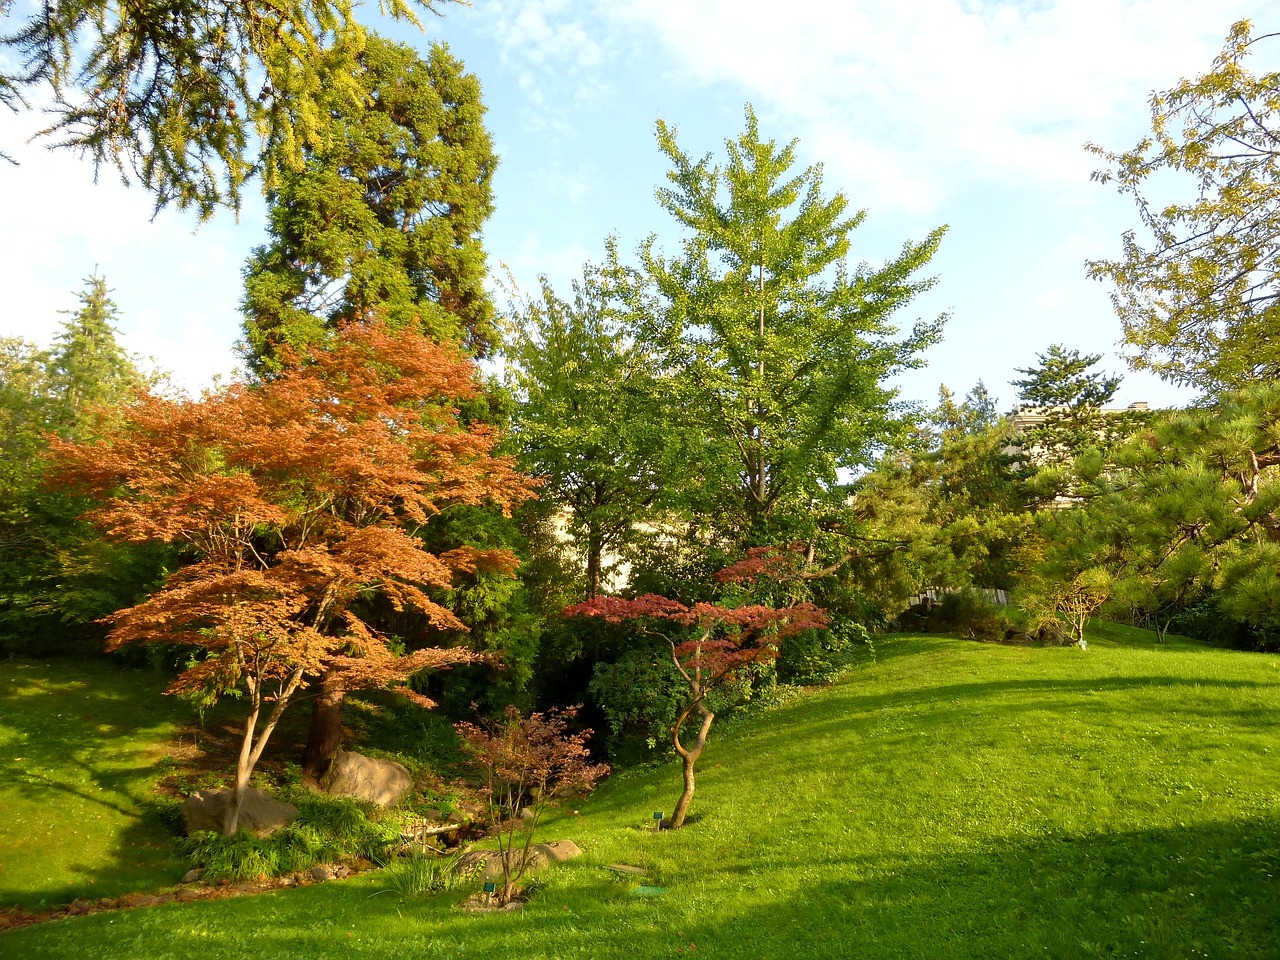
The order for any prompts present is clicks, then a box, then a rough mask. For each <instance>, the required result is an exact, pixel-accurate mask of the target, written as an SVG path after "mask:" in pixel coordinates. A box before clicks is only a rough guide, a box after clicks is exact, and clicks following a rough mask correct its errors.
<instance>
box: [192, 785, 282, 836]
mask: <svg viewBox="0 0 1280 960" xmlns="http://www.w3.org/2000/svg"><path fill="white" fill-rule="evenodd" d="M231 797H232V791H230V790H197V791H196V792H195V793H193V794H192V795H191V796H189V797H187V799H186V800H185V801H184V802H183V804H182V823H183V826H185V827H186V830H187V835H188V836H190V835H191V834H193V833H195V832H197V831H199V830H212V831H213V832H214V833H221V832H222V823H223V821H224V820H225V819H226V816H227V806H228V804H230V803H231ZM297 815H298V808H297V807H295V806H293V804H290V803H284V802H283V801H281V800H277V799H276V798H275V797H273V796H271V795H270V794H268V793H264V792H263V791H261V790H258V789H256V788H255V787H250V788H249V789H248V790H246V791H245V795H244V803H243V805H242V806H241V807H240V829H241V830H247V831H248V832H249V833H251V834H253V835H254V836H255V837H265V836H267V835H268V834H272V833H275V832H276V831H277V830H279V829H280V828H281V827H285V826H288V825H289V823H290V822H291V821H292V820H293V818H294V817H296V816H297Z"/></svg>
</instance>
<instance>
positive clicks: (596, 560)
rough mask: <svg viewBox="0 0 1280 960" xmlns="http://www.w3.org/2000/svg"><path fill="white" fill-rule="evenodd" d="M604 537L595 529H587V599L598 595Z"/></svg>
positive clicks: (592, 598)
mask: <svg viewBox="0 0 1280 960" xmlns="http://www.w3.org/2000/svg"><path fill="white" fill-rule="evenodd" d="M603 554H604V537H603V536H602V535H601V534H600V533H599V532H598V531H596V530H595V529H593V528H588V529H587V595H586V598H585V599H587V600H594V599H595V598H596V597H598V596H600V569H601V567H602V565H603V563H604V560H603Z"/></svg>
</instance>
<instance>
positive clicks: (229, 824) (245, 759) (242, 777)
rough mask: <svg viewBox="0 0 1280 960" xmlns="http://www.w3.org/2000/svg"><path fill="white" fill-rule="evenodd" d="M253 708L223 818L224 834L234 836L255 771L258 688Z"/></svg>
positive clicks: (246, 724)
mask: <svg viewBox="0 0 1280 960" xmlns="http://www.w3.org/2000/svg"><path fill="white" fill-rule="evenodd" d="M251 696H252V697H253V709H252V710H251V711H250V713H249V719H248V720H246V721H245V724H244V738H243V739H242V740H241V741H240V756H239V757H238V758H237V759H236V785H235V787H234V788H233V789H232V791H231V802H230V803H229V804H227V812H226V813H225V814H224V815H223V818H222V835H223V836H224V837H234V836H235V835H236V832H237V831H238V830H239V829H240V808H241V807H243V806H244V795H245V793H246V792H247V791H248V789H249V775H250V774H252V773H253V734H254V731H255V730H256V728H257V726H258V713H259V711H260V710H261V699H260V698H259V696H258V693H257V691H256V690H254V691H252V693H251Z"/></svg>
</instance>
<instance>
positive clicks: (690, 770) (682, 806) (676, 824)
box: [671, 700, 716, 830]
mask: <svg viewBox="0 0 1280 960" xmlns="http://www.w3.org/2000/svg"><path fill="white" fill-rule="evenodd" d="M696 709H697V711H698V713H699V714H701V715H702V726H701V727H700V728H699V730H698V739H697V741H696V742H695V743H694V745H693V746H692V747H688V748H686V747H685V746H684V745H683V744H681V743H680V727H681V726H682V725H683V723H684V718H685V717H687V716H688V714H687V713H686V714H685V715H684V716H682V717H681V718H680V722H678V723H677V724H676V728H675V737H674V739H675V747H676V753H678V754H680V760H681V765H682V767H683V769H684V791H683V792H682V793H681V794H680V799H679V800H677V801H676V809H675V811H674V812H673V813H672V814H671V829H672V830H677V829H679V828H680V827H683V826H684V818H685V816H686V815H687V814H688V813H689V803H690V802H691V801H692V800H693V790H694V766H695V765H696V764H697V762H698V758H699V757H700V756H702V748H703V747H705V746H706V745H707V734H708V733H709V732H710V731H711V721H712V720H714V719H715V718H716V715H715V714H714V713H712V712H711V711H710V710H708V709H707V707H706V704H704V703H703V702H702V701H701V700H699V701H698V702H697V704H696Z"/></svg>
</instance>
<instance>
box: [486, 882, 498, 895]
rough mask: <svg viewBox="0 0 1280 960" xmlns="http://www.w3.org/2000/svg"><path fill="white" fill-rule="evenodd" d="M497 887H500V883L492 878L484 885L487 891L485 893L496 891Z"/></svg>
mask: <svg viewBox="0 0 1280 960" xmlns="http://www.w3.org/2000/svg"><path fill="white" fill-rule="evenodd" d="M497 889H498V885H497V884H496V883H494V882H493V881H492V880H490V881H489V882H487V883H486V884H485V885H484V892H485V893H493V891H495V890H497Z"/></svg>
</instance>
